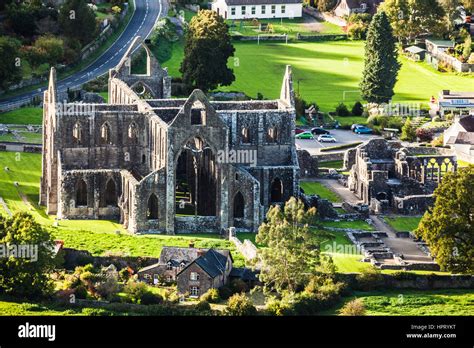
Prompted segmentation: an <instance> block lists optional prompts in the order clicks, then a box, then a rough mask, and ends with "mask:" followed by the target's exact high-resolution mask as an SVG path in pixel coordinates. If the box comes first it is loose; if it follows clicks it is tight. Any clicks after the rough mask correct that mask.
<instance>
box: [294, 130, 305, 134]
mask: <svg viewBox="0 0 474 348" xmlns="http://www.w3.org/2000/svg"><path fill="white" fill-rule="evenodd" d="M303 132H305V130H304V129H301V128H295V135H298V134H301V133H303Z"/></svg>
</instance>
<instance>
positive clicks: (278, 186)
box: [270, 178, 283, 203]
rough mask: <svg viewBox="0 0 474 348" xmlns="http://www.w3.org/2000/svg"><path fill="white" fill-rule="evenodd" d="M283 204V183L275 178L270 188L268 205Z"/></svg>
mask: <svg viewBox="0 0 474 348" xmlns="http://www.w3.org/2000/svg"><path fill="white" fill-rule="evenodd" d="M279 202H283V182H282V181H281V180H280V179H279V178H275V179H273V181H272V184H271V186H270V203H279Z"/></svg>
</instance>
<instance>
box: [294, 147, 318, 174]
mask: <svg viewBox="0 0 474 348" xmlns="http://www.w3.org/2000/svg"><path fill="white" fill-rule="evenodd" d="M296 153H297V154H298V164H299V166H300V176H301V177H302V178H314V177H316V176H318V158H317V157H315V156H311V155H310V154H309V152H308V151H306V150H297V152H296Z"/></svg>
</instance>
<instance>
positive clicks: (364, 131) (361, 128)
mask: <svg viewBox="0 0 474 348" xmlns="http://www.w3.org/2000/svg"><path fill="white" fill-rule="evenodd" d="M354 133H357V134H372V129H370V128H369V127H366V126H357V127H355V128H354Z"/></svg>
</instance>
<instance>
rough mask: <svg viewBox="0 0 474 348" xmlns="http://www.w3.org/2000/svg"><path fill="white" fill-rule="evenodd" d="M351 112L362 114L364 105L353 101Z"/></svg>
mask: <svg viewBox="0 0 474 348" xmlns="http://www.w3.org/2000/svg"><path fill="white" fill-rule="evenodd" d="M351 113H352V115H354V116H362V114H363V113H364V106H363V105H362V103H361V102H360V101H356V102H355V104H354V106H353V107H352V111H351Z"/></svg>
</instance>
